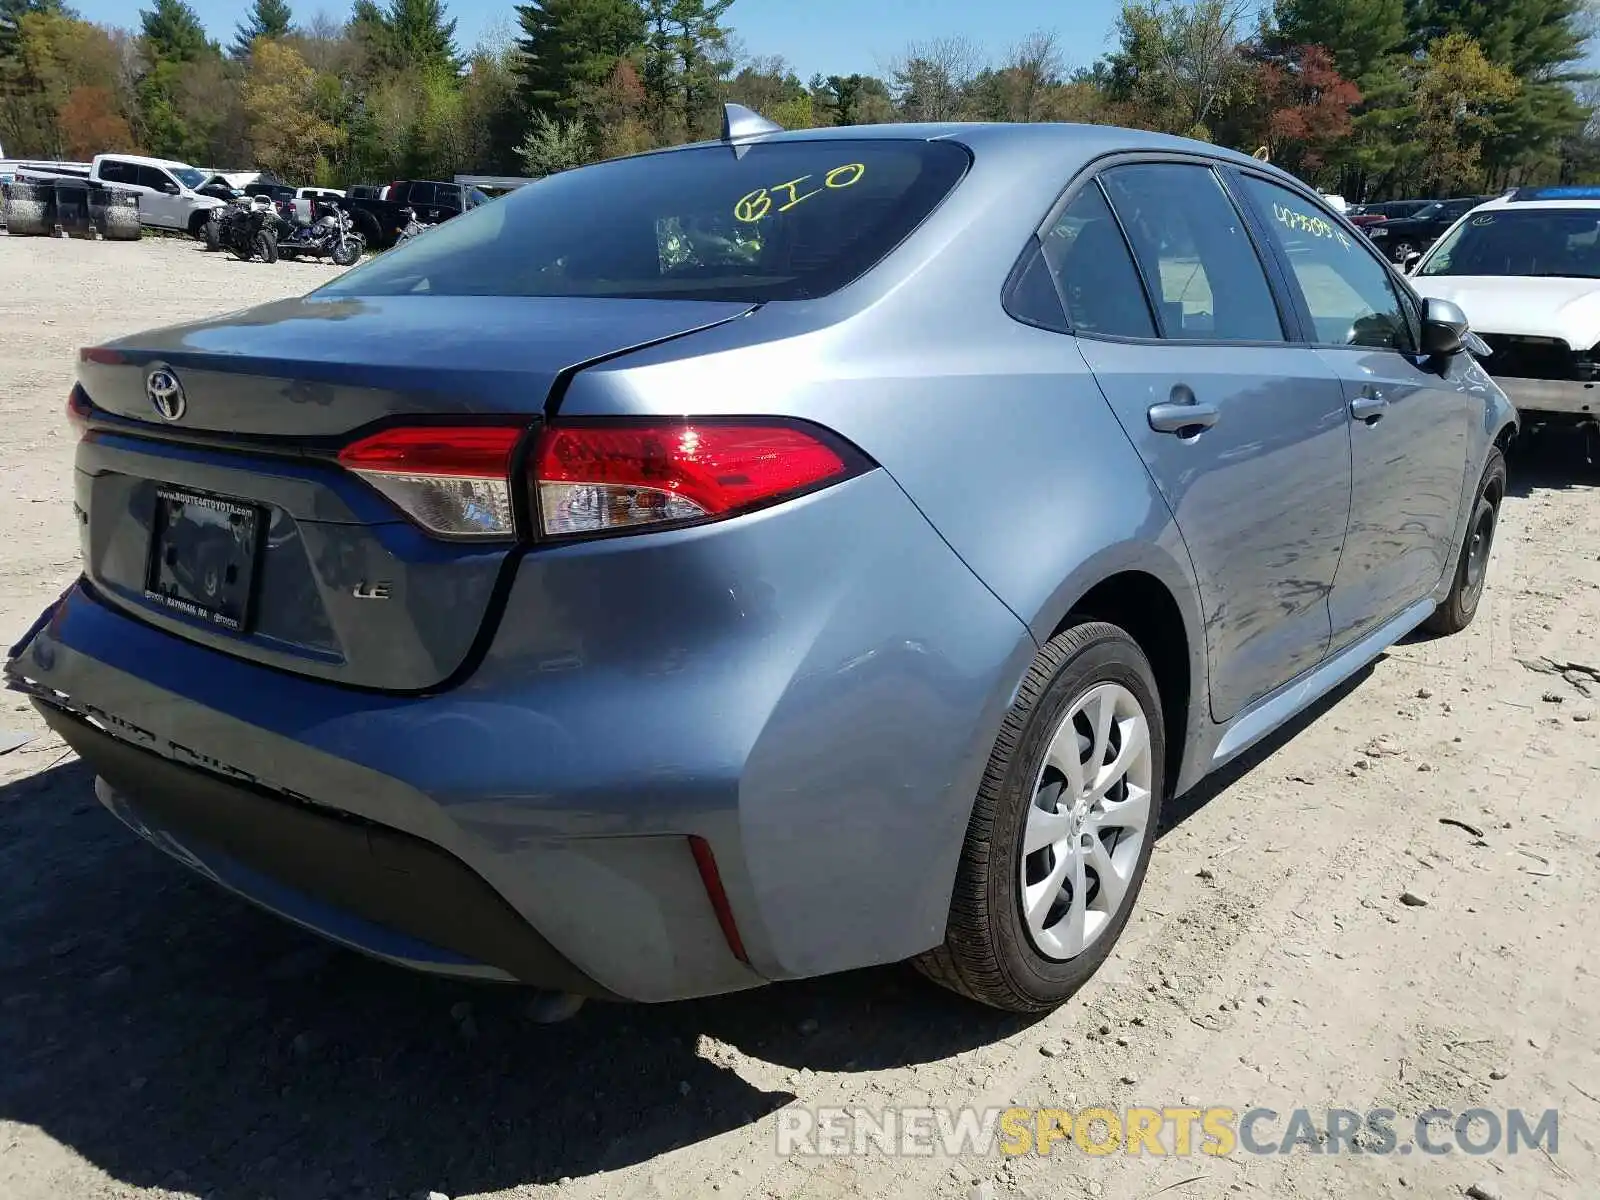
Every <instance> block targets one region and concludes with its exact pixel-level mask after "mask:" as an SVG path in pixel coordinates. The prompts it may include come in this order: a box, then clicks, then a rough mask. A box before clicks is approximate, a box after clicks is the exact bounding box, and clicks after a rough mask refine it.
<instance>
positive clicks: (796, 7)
mask: <svg viewBox="0 0 1600 1200" xmlns="http://www.w3.org/2000/svg"><path fill="white" fill-rule="evenodd" d="M189 2H190V4H191V5H192V6H193V8H194V10H195V11H196V12H197V13H199V14H200V19H201V20H202V21H204V22H205V25H206V28H207V29H208V30H210V32H211V35H212V37H214V38H216V39H217V40H219V41H221V42H223V43H224V44H226V43H227V42H229V41H230V40H232V37H233V30H234V27H235V26H236V25H237V24H238V23H239V21H240V20H241V19H243V16H244V13H245V10H246V9H247V7H248V6H249V0H189ZM69 3H71V4H72V7H74V8H76V9H77V10H78V11H79V12H80V13H82V14H83V15H84V16H85V17H87V18H88V19H89V20H91V21H99V22H102V23H105V24H110V25H131V24H136V23H137V21H136V19H135V18H132V17H131V14H132V12H133V10H134V9H135V8H138V7H144V6H145V4H144V0H135V2H134V3H133V4H129V3H128V0H69ZM446 3H447V4H448V6H449V10H450V13H451V15H453V16H454V17H456V18H457V21H458V22H459V23H458V25H457V33H458V36H459V40H460V41H461V43H462V45H463V47H464V48H465V47H470V46H471V45H472V44H473V43H474V42H476V41H477V40H478V38H479V36H480V35H481V34H482V33H483V32H484V31H485V30H488V29H490V28H492V27H493V25H494V24H495V23H496V22H512V23H514V21H515V13H514V5H513V3H512V2H511V0H446ZM290 4H291V5H292V6H293V8H294V11H295V16H296V18H297V19H299V20H306V19H308V18H310V17H311V16H312V15H314V14H315V13H316V12H317V10H318V9H319V8H320V9H323V10H324V11H326V12H328V13H330V14H334V15H338V16H343V15H345V14H346V13H347V12H348V11H349V3H348V2H347V0H290ZM1117 8H1118V4H1117V0H999V2H998V3H996V2H994V0H991V2H990V3H988V4H984V3H973V2H972V0H734V5H733V7H732V8H731V9H730V10H729V13H728V17H729V22H730V24H732V26H733V28H734V32H735V33H736V34H737V35H738V37H739V39H740V41H741V42H742V43H743V45H744V49H745V51H746V53H749V54H759V55H769V54H781V55H783V57H784V58H786V59H788V60H789V62H790V64H791V65H792V66H793V67H794V69H795V70H796V71H798V72H799V73H800V75H802V76H810V75H811V74H812V72H814V71H821V72H822V73H824V74H829V75H832V74H840V75H848V74H851V73H852V72H855V71H861V72H876V71H878V70H880V69H881V68H882V67H883V65H884V64H885V63H886V62H887V61H888V60H890V59H892V58H893V57H895V56H896V55H897V54H898V53H899V52H900V51H901V50H902V49H903V48H904V47H905V45H906V43H907V42H909V41H911V40H913V39H917V38H930V37H943V36H948V35H951V34H960V35H962V36H964V37H967V38H970V39H971V40H972V41H974V42H976V43H978V44H979V45H981V46H983V47H984V48H985V49H986V50H988V51H990V52H991V53H994V54H996V55H998V54H1000V53H1003V52H1004V50H1005V48H1006V47H1007V46H1009V45H1010V44H1012V43H1013V42H1016V41H1018V40H1019V39H1021V38H1023V37H1025V36H1026V35H1027V34H1028V33H1030V32H1031V31H1032V30H1034V29H1039V28H1047V29H1054V30H1056V32H1057V33H1058V34H1059V35H1060V37H1061V44H1062V47H1063V49H1064V52H1065V57H1066V59H1067V64H1068V66H1080V65H1084V64H1087V63H1090V62H1092V61H1094V59H1096V58H1097V57H1099V55H1100V54H1101V53H1102V52H1103V51H1104V50H1105V48H1106V46H1107V36H1108V34H1109V33H1110V31H1111V22H1112V17H1113V15H1114V13H1115V12H1116V10H1117Z"/></svg>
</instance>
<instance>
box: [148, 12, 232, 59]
mask: <svg viewBox="0 0 1600 1200" xmlns="http://www.w3.org/2000/svg"><path fill="white" fill-rule="evenodd" d="M139 20H140V28H141V30H142V32H143V38H142V39H141V40H142V41H143V44H144V51H145V53H146V54H147V55H148V56H149V57H150V59H151V60H152V61H153V62H168V63H180V62H193V61H194V60H195V59H197V58H201V57H203V56H205V55H207V54H216V53H218V50H217V47H216V44H215V43H213V42H212V41H211V40H210V39H209V38H207V37H206V31H205V27H204V26H203V25H201V24H200V18H199V17H197V16H195V12H194V9H192V8H190V7H189V6H188V5H187V4H185V3H184V2H183V0H156V3H155V7H154V8H150V9H145V10H144V11H142V12H141V13H140V14H139Z"/></svg>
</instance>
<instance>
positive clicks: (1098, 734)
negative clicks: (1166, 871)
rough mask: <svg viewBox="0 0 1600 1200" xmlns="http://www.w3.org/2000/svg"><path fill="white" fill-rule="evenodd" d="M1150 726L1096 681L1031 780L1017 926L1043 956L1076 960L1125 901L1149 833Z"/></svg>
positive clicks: (1119, 689)
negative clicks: (1020, 918) (1019, 924)
mask: <svg viewBox="0 0 1600 1200" xmlns="http://www.w3.org/2000/svg"><path fill="white" fill-rule="evenodd" d="M1153 776H1154V770H1153V763H1152V760H1151V755H1150V723H1149V718H1148V717H1147V716H1146V714H1145V711H1144V709H1143V708H1142V707H1141V706H1140V704H1139V701H1138V700H1137V699H1136V698H1135V696H1134V695H1133V693H1132V692H1130V691H1129V690H1128V689H1127V688H1125V687H1123V686H1122V685H1121V684H1117V683H1098V684H1095V685H1094V686H1093V687H1091V688H1089V689H1088V690H1087V691H1085V692H1084V693H1083V694H1082V695H1081V696H1079V697H1078V698H1077V699H1076V700H1074V701H1073V702H1072V704H1071V705H1069V706H1068V708H1067V712H1066V715H1065V716H1064V717H1063V718H1062V720H1061V723H1060V724H1059V725H1058V726H1057V727H1056V731H1055V733H1054V735H1053V736H1052V737H1051V740H1050V746H1049V749H1048V750H1047V751H1046V753H1045V759H1044V764H1043V766H1041V767H1040V769H1039V774H1038V777H1037V779H1036V780H1035V782H1034V789H1033V803H1032V804H1031V805H1030V806H1029V810H1028V815H1027V822H1026V824H1025V826H1024V831H1023V845H1022V867H1021V872H1020V879H1019V888H1020V893H1019V896H1020V902H1021V906H1022V916H1023V923H1024V924H1025V925H1026V927H1027V929H1028V934H1029V936H1030V937H1031V938H1032V939H1033V943H1034V946H1035V947H1036V948H1037V949H1038V950H1039V952H1040V953H1041V954H1043V955H1045V956H1046V957H1048V958H1052V959H1056V960H1062V961H1064V960H1066V959H1071V958H1076V957H1077V956H1078V955H1080V954H1082V953H1083V952H1084V951H1085V950H1087V949H1088V948H1089V947H1090V946H1092V945H1094V943H1095V942H1096V941H1097V940H1099V938H1100V937H1101V936H1102V935H1103V934H1104V933H1105V931H1106V930H1107V929H1108V928H1109V927H1110V926H1111V924H1112V922H1113V921H1114V920H1115V918H1116V916H1117V914H1118V912H1119V911H1120V910H1121V908H1122V906H1123V905H1124V904H1125V903H1126V902H1127V900H1128V896H1129V893H1130V890H1131V885H1132V882H1133V877H1134V872H1135V871H1136V870H1137V868H1138V864H1139V856H1140V853H1141V851H1142V850H1143V848H1144V840H1145V838H1147V837H1149V836H1151V834H1152V832H1153V831H1152V830H1151V829H1150V828H1149V825H1150V795H1151V787H1152V779H1153Z"/></svg>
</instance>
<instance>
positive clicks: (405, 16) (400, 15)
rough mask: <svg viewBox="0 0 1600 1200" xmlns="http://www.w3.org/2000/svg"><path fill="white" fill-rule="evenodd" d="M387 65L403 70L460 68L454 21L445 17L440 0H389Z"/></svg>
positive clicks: (386, 21) (448, 69)
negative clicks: (388, 57) (388, 59)
mask: <svg viewBox="0 0 1600 1200" xmlns="http://www.w3.org/2000/svg"><path fill="white" fill-rule="evenodd" d="M384 26H385V28H386V31H387V34H388V47H387V49H388V53H389V56H390V60H391V61H390V65H392V66H393V67H395V68H396V69H399V70H404V71H419V72H427V71H441V70H442V71H447V72H449V74H450V75H452V76H454V75H455V73H456V72H457V71H459V70H460V69H461V56H460V55H459V54H457V53H456V22H455V19H454V18H453V17H452V18H451V19H450V20H448V21H447V20H445V18H444V5H443V4H442V3H440V0H389V9H388V11H387V12H386V13H385V14H384Z"/></svg>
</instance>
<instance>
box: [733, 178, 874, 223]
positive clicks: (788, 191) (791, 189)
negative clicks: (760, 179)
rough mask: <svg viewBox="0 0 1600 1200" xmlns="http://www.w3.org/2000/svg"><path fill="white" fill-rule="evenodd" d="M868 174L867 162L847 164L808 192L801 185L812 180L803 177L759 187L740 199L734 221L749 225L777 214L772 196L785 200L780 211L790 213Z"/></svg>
mask: <svg viewBox="0 0 1600 1200" xmlns="http://www.w3.org/2000/svg"><path fill="white" fill-rule="evenodd" d="M866 173H867V168H866V165H865V164H864V163H844V164H843V165H842V166H837V167H835V168H833V170H831V171H829V172H828V173H827V174H826V175H824V176H823V177H822V186H821V187H814V188H812V189H810V190H809V191H801V190H800V185H801V184H803V183H804V182H805V181H806V180H808V179H811V178H813V176H810V175H802V176H800V177H799V178H798V179H790V180H788V181H787V182H785V183H775V184H772V185H771V186H769V187H760V188H757V189H756V190H755V191H753V192H746V193H745V194H744V195H743V196H741V197H739V202H738V203H737V204H735V205H734V206H733V219H734V220H736V221H743V222H745V223H747V224H751V225H753V224H755V223H756V222H758V221H760V220H761V219H762V218H763V217H765V216H766V215H767V214H768V213H770V212H772V211H774V210H773V207H772V203H773V196H774V194H776V195H777V198H778V199H779V200H781V201H782V203H780V204H779V205H778V207H777V210H776V211H778V212H788V211H789V210H790V209H791V208H793V207H794V206H795V205H797V204H803V203H804V202H805V201H807V200H809V199H811V197H813V196H820V195H821V194H822V193H823V192H825V191H827V190H829V189H830V188H831V189H833V190H834V191H838V190H839V189H841V188H847V187H852V186H854V185H855V184H857V183H859V182H860V181H861V177H862V176H863V175H865V174H866Z"/></svg>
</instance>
